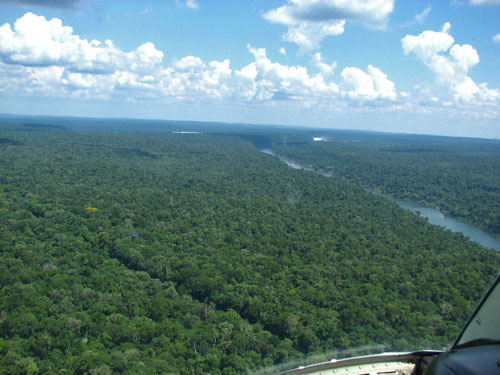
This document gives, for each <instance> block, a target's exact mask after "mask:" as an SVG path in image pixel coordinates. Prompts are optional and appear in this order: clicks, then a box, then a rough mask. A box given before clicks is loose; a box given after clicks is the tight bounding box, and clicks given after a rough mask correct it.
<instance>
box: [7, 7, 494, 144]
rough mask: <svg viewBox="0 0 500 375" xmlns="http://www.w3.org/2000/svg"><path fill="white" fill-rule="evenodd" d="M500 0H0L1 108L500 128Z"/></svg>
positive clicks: (445, 131) (384, 127) (463, 132)
mask: <svg viewBox="0 0 500 375" xmlns="http://www.w3.org/2000/svg"><path fill="white" fill-rule="evenodd" d="M499 67H500V0H450V1H448V0H435V1H425V0H419V1H416V0H414V1H409V0H406V1H398V0H350V1H346V0H280V1H278V0H266V1H264V0H256V1H251V0H246V1H245V0H210V1H209V0H154V1H153V0H150V1H148V0H142V1H126V0H125V1H112V0H111V1H99V0H45V1H41V0H22V1H15V0H0V112H2V113H14V114H33V115H36V114H44V115H45V114H49V115H72V116H89V117H133V118H160V119H169V120H198V121H222V122H244V123H259V124H273V125H300V126H315V127H331V128H341V129H347V128H351V129H366V130H377V131H390V132H401V133H426V134H442V135H453V136H474V137H490V138H493V137H500V74H499V73H498V72H499Z"/></svg>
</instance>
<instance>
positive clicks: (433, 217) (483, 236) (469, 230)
mask: <svg viewBox="0 0 500 375" xmlns="http://www.w3.org/2000/svg"><path fill="white" fill-rule="evenodd" d="M261 151H262V152H264V153H266V154H269V155H273V156H276V155H275V154H274V153H273V152H272V151H271V150H269V149H263V150H261ZM280 159H281V160H282V161H283V162H285V163H286V164H287V165H288V166H289V167H291V168H294V169H303V170H306V171H311V172H316V173H320V172H317V171H315V170H314V169H312V168H308V167H305V166H302V165H300V164H297V163H295V162H292V161H290V160H287V159H283V158H280ZM320 174H322V175H323V176H326V177H331V175H330V174H328V173H320ZM371 193H373V194H376V195H379V196H382V197H384V198H386V199H390V200H392V201H393V202H396V203H397V204H398V205H399V206H400V207H402V208H405V209H407V210H409V211H412V212H415V213H417V214H419V215H421V216H423V217H425V218H426V219H427V221H428V222H429V223H430V224H434V225H439V226H441V227H444V228H446V229H449V230H451V231H452V232H459V233H462V234H463V235H464V236H467V237H469V238H470V239H471V241H475V242H479V243H480V244H481V245H483V246H484V247H487V248H491V249H493V250H496V251H500V239H499V238H496V237H493V236H491V235H489V234H488V233H486V232H483V231H482V230H480V229H478V228H476V227H474V226H472V225H470V224H467V223H464V222H463V221H460V220H458V219H455V218H453V217H450V216H446V215H444V214H443V213H442V212H441V211H439V210H436V209H435V208H431V207H427V206H422V205H420V204H418V203H415V202H410V201H405V200H402V199H397V198H393V197H390V196H387V195H383V194H379V193H374V192H373V191H372V192H371Z"/></svg>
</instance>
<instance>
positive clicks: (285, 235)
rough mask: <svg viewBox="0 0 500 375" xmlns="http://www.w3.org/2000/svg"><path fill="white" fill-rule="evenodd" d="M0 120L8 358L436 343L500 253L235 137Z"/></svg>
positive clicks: (219, 355) (21, 367) (289, 351)
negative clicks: (21, 126)
mask: <svg viewBox="0 0 500 375" xmlns="http://www.w3.org/2000/svg"><path fill="white" fill-rule="evenodd" d="M14 135H15V136H14ZM0 136H2V137H4V138H6V139H16V140H17V141H18V142H22V144H23V145H18V146H13V145H12V144H9V145H6V146H5V147H2V149H0V150H1V154H0V163H1V168H2V170H1V174H0V181H1V191H0V287H1V291H0V296H1V298H0V374H53V373H61V374H64V373H67V374H115V373H116V374H206V373H211V374H241V373H245V371H247V370H252V369H256V368H259V367H264V366H270V365H273V364H276V363H281V362H284V361H287V360H289V359H292V358H299V357H302V356H305V355H310V354H313V353H320V352H324V351H329V350H332V349H348V348H352V347H358V346H364V345H371V344H383V345H387V346H392V347H394V348H395V349H409V348H414V347H429V346H431V347H438V348H439V347H441V346H442V345H445V344H447V343H449V342H450V341H451V339H452V338H453V337H454V336H455V334H456V332H457V331H458V329H459V328H460V326H461V325H462V323H463V322H464V320H465V318H466V317H467V316H468V314H469V313H470V311H471V310H472V309H473V307H474V305H475V303H476V302H477V300H478V299H479V297H480V296H481V295H482V292H483V291H484V290H485V288H486V287H487V285H488V283H489V281H490V280H491V278H492V277H493V276H494V275H495V273H496V272H497V270H498V266H499V265H500V257H499V255H498V254H497V253H494V252H492V251H488V250H486V249H484V248H482V247H480V246H478V245H476V244H473V243H471V242H469V241H467V240H466V239H465V238H464V237H463V236H461V235H458V234H452V233H450V232H444V231H442V230H441V229H439V228H437V227H434V226H429V225H428V224H427V223H426V222H425V220H423V219H421V218H419V217H417V216H416V215H413V214H410V213H408V212H406V211H404V210H401V209H399V208H398V207H397V206H396V205H395V204H393V203H391V202H388V201H386V200H384V199H382V198H380V197H376V196H373V195H372V194H369V193H366V192H365V191H363V190H362V189H359V188H357V187H355V186H354V185H352V184H349V183H347V182H345V181H343V180H338V179H334V178H324V177H322V176H319V175H317V174H314V173H309V172H304V171H297V170H292V169H290V168H287V167H286V166H285V165H284V164H283V163H282V162H280V161H279V160H278V159H277V158H274V157H272V156H269V155H265V154H262V153H260V152H259V151H258V150H256V149H255V148H254V147H252V146H251V145H250V144H249V143H248V142H247V141H246V140H245V139H240V137H228V136H223V135H210V134H170V133H143V134H140V133H104V132H74V131H64V132H59V131H55V130H52V129H51V130H50V131H38V132H36V134H35V133H18V132H16V133H14V130H4V131H2V132H1V133H0ZM250 140H251V139H250ZM117 150H128V151H127V152H126V153H125V154H123V153H120V152H117ZM136 151H137V152H136ZM143 152H144V153H146V154H142V153H143ZM149 155H154V157H151V156H149ZM94 209H95V210H94Z"/></svg>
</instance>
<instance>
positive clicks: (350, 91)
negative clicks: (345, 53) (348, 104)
mask: <svg viewBox="0 0 500 375" xmlns="http://www.w3.org/2000/svg"><path fill="white" fill-rule="evenodd" d="M340 76H341V77H342V82H341V86H340V87H341V93H342V95H345V96H348V97H350V98H353V99H364V100H366V99H368V100H375V99H388V100H395V99H396V98H397V94H396V90H395V85H394V82H392V81H390V80H389V79H387V75H386V74H385V73H383V72H382V71H381V70H380V69H378V68H376V67H374V66H372V65H368V69H367V73H366V72H364V71H363V70H361V69H359V68H356V67H346V68H344V70H343V71H342V73H340Z"/></svg>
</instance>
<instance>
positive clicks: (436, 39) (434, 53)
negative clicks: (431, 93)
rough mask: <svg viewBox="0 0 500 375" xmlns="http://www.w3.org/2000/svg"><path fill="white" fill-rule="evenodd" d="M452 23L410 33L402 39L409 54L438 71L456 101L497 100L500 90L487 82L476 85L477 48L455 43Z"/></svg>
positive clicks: (440, 79) (438, 79)
mask: <svg viewBox="0 0 500 375" xmlns="http://www.w3.org/2000/svg"><path fill="white" fill-rule="evenodd" d="M450 27H451V26H450V24H449V23H445V24H444V26H443V28H442V30H441V31H438V32H436V31H432V30H426V31H423V32H422V33H420V34H419V35H417V36H414V35H407V36H405V37H404V38H403V39H402V40H401V44H402V47H403V51H404V53H405V54H410V53H413V54H415V55H416V56H417V58H418V59H420V60H421V61H422V62H423V63H424V64H426V65H427V66H428V67H429V69H430V70H431V71H432V72H433V73H434V74H435V76H436V80H437V82H438V83H439V84H441V85H443V86H445V87H447V88H448V89H449V90H450V91H451V93H452V94H453V97H454V99H455V100H456V101H459V102H460V101H461V102H473V101H480V102H483V101H494V100H498V99H500V91H499V90H495V89H489V88H488V87H487V84H479V85H478V84H476V83H475V82H474V81H473V80H472V79H471V78H470V76H469V70H470V69H471V68H472V67H473V66H475V65H476V64H478V63H479V55H478V54H477V51H476V50H475V49H474V47H472V46H471V45H469V44H464V45H460V44H454V42H455V40H454V39H453V37H452V36H451V35H450V34H449V31H450Z"/></svg>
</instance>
